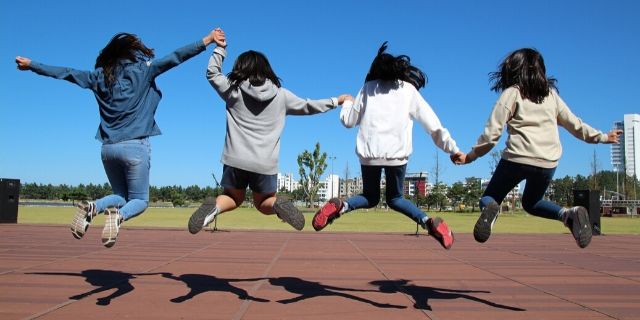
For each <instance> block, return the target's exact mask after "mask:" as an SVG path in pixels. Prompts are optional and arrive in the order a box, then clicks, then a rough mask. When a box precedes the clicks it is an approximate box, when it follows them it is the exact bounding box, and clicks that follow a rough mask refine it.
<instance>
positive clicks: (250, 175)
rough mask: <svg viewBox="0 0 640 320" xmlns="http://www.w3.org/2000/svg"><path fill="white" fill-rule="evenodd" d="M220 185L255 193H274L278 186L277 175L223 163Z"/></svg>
mask: <svg viewBox="0 0 640 320" xmlns="http://www.w3.org/2000/svg"><path fill="white" fill-rule="evenodd" d="M220 185H222V187H223V188H229V189H246V188H247V186H249V189H251V191H253V192H256V193H275V192H276V191H278V190H277V188H278V175H277V174H272V175H266V174H260V173H255V172H251V171H247V170H242V169H238V168H234V167H232V166H228V165H226V164H225V165H224V166H223V168H222V181H220Z"/></svg>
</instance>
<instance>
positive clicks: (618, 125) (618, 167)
mask: <svg viewBox="0 0 640 320" xmlns="http://www.w3.org/2000/svg"><path fill="white" fill-rule="evenodd" d="M613 129H614V130H622V131H624V122H622V121H616V122H614V123H613ZM611 165H612V166H613V170H614V171H615V172H624V171H625V169H624V134H622V135H621V136H620V142H619V143H615V144H612V145H611Z"/></svg>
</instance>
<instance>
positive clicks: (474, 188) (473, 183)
mask: <svg viewBox="0 0 640 320" xmlns="http://www.w3.org/2000/svg"><path fill="white" fill-rule="evenodd" d="M464 188H465V196H464V199H463V200H462V201H463V202H464V204H465V205H467V206H470V207H471V211H475V210H476V205H478V203H479V201H480V197H481V196H482V180H481V179H480V178H476V177H469V178H466V179H465V184H464Z"/></svg>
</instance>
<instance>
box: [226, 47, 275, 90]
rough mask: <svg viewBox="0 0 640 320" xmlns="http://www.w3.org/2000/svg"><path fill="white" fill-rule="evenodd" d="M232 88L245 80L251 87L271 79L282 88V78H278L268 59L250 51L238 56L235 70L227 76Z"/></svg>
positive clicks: (234, 65)
mask: <svg viewBox="0 0 640 320" xmlns="http://www.w3.org/2000/svg"><path fill="white" fill-rule="evenodd" d="M227 78H229V83H230V84H231V85H232V86H238V85H240V83H242V82H243V81H245V80H249V82H250V83H251V85H254V86H259V85H262V84H264V82H265V81H266V80H267V79H269V80H271V82H272V83H273V84H275V85H276V86H277V87H278V88H280V86H281V84H280V78H278V76H276V74H275V72H273V69H271V64H269V60H267V57H266V56H265V55H264V54H262V53H261V52H258V51H253V50H249V51H246V52H243V53H242V54H240V55H239V56H238V58H237V59H236V62H235V63H234V64H233V69H232V70H231V72H229V74H228V75H227Z"/></svg>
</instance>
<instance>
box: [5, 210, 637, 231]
mask: <svg viewBox="0 0 640 320" xmlns="http://www.w3.org/2000/svg"><path fill="white" fill-rule="evenodd" d="M195 209H196V208H149V209H147V211H145V212H144V213H143V214H141V215H139V216H138V217H135V218H133V219H131V220H129V221H127V222H125V226H127V227H161V228H184V229H185V230H186V228H187V222H188V220H189V217H190V216H191V214H192V213H193V211H194V210H195ZM303 211H304V213H305V218H306V221H307V225H306V226H305V229H304V230H305V231H310V232H314V231H313V228H312V227H311V218H312V217H313V212H312V211H310V210H303ZM74 212H75V209H74V208H73V207H37V206H20V207H19V210H18V223H28V224H63V225H67V224H69V223H70V222H71V218H72V217H73V214H74ZM428 214H429V216H431V217H435V216H440V217H442V218H443V219H444V220H445V221H446V222H447V224H448V225H449V226H450V227H451V229H452V230H454V232H456V233H470V232H472V231H473V226H474V224H475V222H476V219H477V218H478V215H479V213H478V212H475V213H453V212H429V213H428ZM601 223H602V232H603V233H605V234H640V218H637V217H636V218H630V217H615V218H610V217H602V218H601ZM94 224H96V225H103V224H104V216H102V215H100V216H98V217H97V218H96V219H95V220H94ZM217 226H218V228H219V229H247V230H250V229H254V230H256V229H259V230H293V228H291V227H290V226H289V225H288V224H286V223H284V222H282V221H280V220H279V219H278V218H277V217H276V216H275V215H263V214H261V213H260V212H258V211H257V210H255V209H253V208H239V209H236V210H234V211H230V212H226V213H224V214H222V215H220V216H219V218H218V221H217ZM324 230H326V231H332V232H404V233H412V232H415V231H416V224H415V223H414V222H413V221H411V220H409V219H408V218H407V217H405V216H403V215H402V214H400V213H398V212H395V211H391V210H389V211H387V210H357V211H353V212H350V213H348V214H346V215H344V216H343V217H341V218H340V219H338V220H336V221H335V222H334V223H333V224H332V225H329V226H327V228H325V229H324ZM494 232H496V233H567V232H568V230H567V229H566V228H565V227H564V226H563V225H562V223H560V222H559V221H553V220H547V219H542V218H538V217H534V216H531V215H528V214H525V213H523V212H516V213H504V214H501V215H500V216H499V218H498V221H497V222H496V224H495V227H494Z"/></svg>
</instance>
